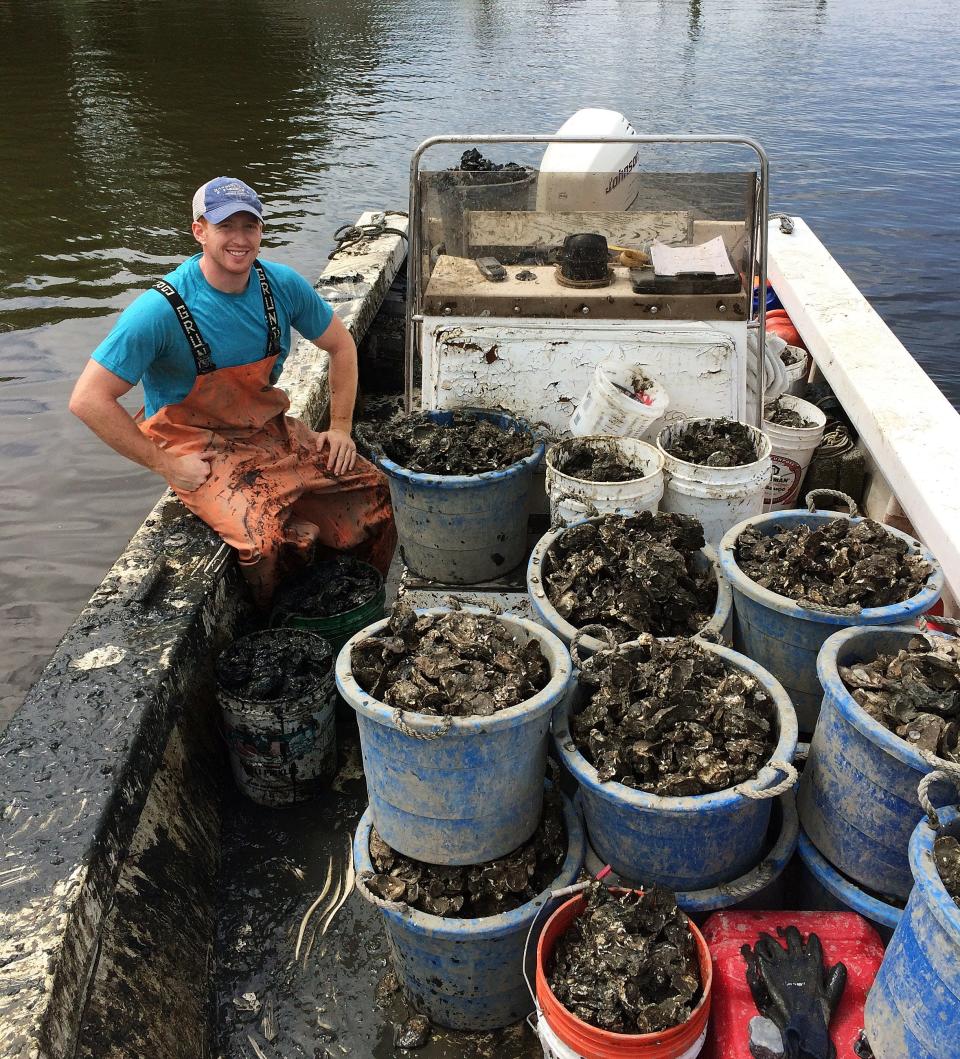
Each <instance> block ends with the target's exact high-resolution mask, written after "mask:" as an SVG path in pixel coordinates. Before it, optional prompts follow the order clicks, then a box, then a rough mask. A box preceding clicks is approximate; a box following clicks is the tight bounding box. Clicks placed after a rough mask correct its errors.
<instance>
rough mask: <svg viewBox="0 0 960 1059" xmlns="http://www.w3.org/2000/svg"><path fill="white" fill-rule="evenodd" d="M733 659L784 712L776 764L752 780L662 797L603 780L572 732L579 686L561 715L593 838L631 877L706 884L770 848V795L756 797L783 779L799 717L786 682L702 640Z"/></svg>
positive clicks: (675, 886) (675, 884) (566, 751)
mask: <svg viewBox="0 0 960 1059" xmlns="http://www.w3.org/2000/svg"><path fill="white" fill-rule="evenodd" d="M700 646H701V647H702V648H703V649H704V650H705V651H710V652H712V653H713V654H717V655H719V656H720V657H721V658H722V659H723V660H724V661H725V662H726V663H727V664H728V665H730V666H731V667H733V668H735V669H739V670H741V671H743V672H746V673H748V674H749V675H750V676H752V677H753V678H754V679H755V680H757V681H758V682H759V683H760V684H761V685H762V687H763V689H764V691H765V692H766V693H767V695H769V697H770V699H771V701H772V703H773V708H774V713H775V716H776V727H777V745H776V747H775V748H774V751H773V754H772V755H771V759H770V765H771V766H772V767H766V766H765V767H764V768H763V769H761V771H760V775H759V776H758V777H756V778H754V779H752V780H747V781H746V782H745V783H742V784H740V785H738V786H737V787H731V788H730V789H729V790H725V791H717V792H716V793H714V794H697V795H690V796H687V797H673V798H671V797H662V796H660V795H656V794H648V793H647V792H646V791H640V790H634V789H633V788H631V787H626V786H624V785H623V784H622V783H616V782H606V783H601V782H600V781H599V780H598V779H597V770H596V769H595V768H594V767H593V765H591V764H590V762H589V761H587V759H586V758H585V757H584V756H583V754H581V753H580V751H579V750H578V749H577V747H576V744H575V743H574V741H573V736H572V734H571V732H570V716H571V711H575V710H576V709H577V708H578V707H579V704H580V698H581V696H582V691H581V690H580V689H579V688H577V687H575V688H574V689H573V690H572V692H571V694H570V695H569V696H568V697H567V700H566V701H565V702H564V704H563V705H562V706H561V707H559V708H558V709H557V711H556V712H555V714H554V719H553V739H554V743H555V745H556V747H557V750H558V752H559V754H560V757H561V758H562V760H563V762H564V764H565V765H566V766H567V768H568V769H569V770H570V772H571V773H572V774H573V776H574V777H575V778H576V780H577V781H578V782H579V784H580V797H581V799H582V804H583V816H584V821H585V823H586V827H587V834H588V836H589V838H590V844H591V845H592V846H593V848H594V849H595V850H596V852H597V855H598V856H599V857H600V859H601V860H602V861H603V863H605V864H609V865H610V866H611V867H612V868H613V870H614V871H615V872H616V873H617V874H618V875H620V876H621V877H623V878H624V879H632V880H636V881H638V882H641V883H643V884H644V885H650V884H651V883H660V884H661V885H662V886H666V887H668V888H669V889H671V890H674V891H678V890H682V891H689V890H706V889H708V888H710V887H714V886H718V885H720V884H721V883H727V882H730V881H731V880H733V879H736V878H738V877H739V876H741V875H743V874H745V873H746V872H747V871H749V870H750V869H751V868H752V867H754V865H756V864H757V862H758V861H759V860H760V859H761V857H762V855H763V844H764V839H765V837H766V834H767V829H768V826H769V823H770V810H771V806H772V800H771V799H770V798H761V799H753V798H749V797H747V796H745V795H744V794H743V793H742V790H743V788H745V787H747V788H749V789H750V790H751V791H756V792H760V791H763V790H766V789H770V788H772V787H774V786H775V785H777V784H779V783H780V782H781V781H782V780H783V778H784V772H782V771H781V770H780V769H778V768H777V767H776V766H775V764H774V763H775V762H787V763H790V762H792V760H793V755H794V753H795V751H796V749H797V718H796V714H795V713H794V711H793V707H792V706H791V705H790V700H789V698H788V697H787V694H786V692H785V691H784V690H783V688H782V687H781V686H780V684H779V683H778V682H777V681H776V680H775V679H774V678H773V677H772V676H771V675H770V674H769V673H767V672H766V671H765V670H763V669H762V668H761V667H760V666H758V665H757V664H756V662H753V661H751V660H750V659H749V658H744V657H743V655H740V654H737V652H736V651H731V650H730V649H729V648H726V647H719V646H717V645H716V644H711V643H701V644H700Z"/></svg>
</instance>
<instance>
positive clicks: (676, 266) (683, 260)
mask: <svg viewBox="0 0 960 1059" xmlns="http://www.w3.org/2000/svg"><path fill="white" fill-rule="evenodd" d="M650 257H651V259H652V261H653V271H654V272H655V273H656V274H657V275H658V276H679V275H680V274H681V273H684V272H705V273H707V274H708V275H712V276H732V275H733V273H734V269H733V265H731V264H730V256H729V255H728V254H727V248H726V247H725V246H724V245H723V239H722V238H721V237H720V236H719V235H718V236H717V237H716V238H715V239H711V240H710V241H709V242H706V243H700V245H699V246H667V245H666V244H665V243H654V244H653V245H652V246H651V247H650Z"/></svg>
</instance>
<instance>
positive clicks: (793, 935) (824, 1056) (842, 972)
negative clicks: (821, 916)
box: [740, 926, 847, 1059]
mask: <svg viewBox="0 0 960 1059" xmlns="http://www.w3.org/2000/svg"><path fill="white" fill-rule="evenodd" d="M777 933H778V934H779V935H780V936H781V937H782V938H785V939H786V942H787V947H786V948H784V947H783V946H782V945H781V944H780V943H779V942H778V941H777V940H776V938H773V937H771V935H769V934H761V935H760V937H759V938H758V939H757V943H756V945H755V946H754V947H753V948H752V949H751V948H750V946H749V945H744V946H743V948H742V949H741V950H740V952H741V953H742V955H743V958H744V959H745V960H746V962H747V984H748V985H749V986H750V992H751V993H752V994H753V999H754V1001H755V1003H756V1005H757V1010H758V1011H759V1012H760V1014H761V1015H763V1016H765V1017H766V1018H768V1019H770V1020H771V1022H774V1023H776V1025H777V1026H778V1027H779V1028H780V1032H781V1034H782V1036H783V1045H784V1056H785V1057H786V1059H835V1056H836V1049H835V1048H834V1047H833V1044H832V1043H831V1041H830V1032H829V1026H830V1017H831V1015H833V1012H834V1010H835V1009H836V1006H837V1004H838V1003H839V1001H840V997H841V995H842V994H843V989H844V986H845V985H846V984H847V969H846V967H844V965H843V964H842V963H838V964H837V965H836V966H834V967H831V968H829V969H827V968H825V967H824V965H823V947H822V946H821V944H820V939H819V938H818V937H817V935H816V934H810V935H809V936H808V938H807V941H806V944H804V942H803V938H802V937H801V936H800V931H799V930H797V928H796V927H794V926H789V927H787V929H786V930H783V929H781V928H780V927H777Z"/></svg>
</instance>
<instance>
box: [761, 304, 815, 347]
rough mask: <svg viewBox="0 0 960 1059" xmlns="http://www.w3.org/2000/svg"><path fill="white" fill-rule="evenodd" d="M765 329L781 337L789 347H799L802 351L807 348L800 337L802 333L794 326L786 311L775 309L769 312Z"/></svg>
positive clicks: (765, 321)
mask: <svg viewBox="0 0 960 1059" xmlns="http://www.w3.org/2000/svg"><path fill="white" fill-rule="evenodd" d="M764 327H765V328H766V330H767V331H772V332H773V334H775V335H779V336H780V337H781V338H782V339H783V340H784V342H786V343H787V345H788V346H799V347H800V348H801V349H806V348H807V347H806V346H805V345H804V342H803V339H802V338H801V337H800V332H799V331H798V330H797V329H796V328H795V327H794V326H793V321H792V320H791V319H790V317H789V315H788V314H787V310H786V309H774V310H773V311H772V312H768V313H767V315H766V319H765V320H764Z"/></svg>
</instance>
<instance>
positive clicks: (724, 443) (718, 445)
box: [667, 419, 758, 467]
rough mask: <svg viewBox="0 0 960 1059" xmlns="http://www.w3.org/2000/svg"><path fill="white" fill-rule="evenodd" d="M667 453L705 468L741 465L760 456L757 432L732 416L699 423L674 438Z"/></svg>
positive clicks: (754, 460)
mask: <svg viewBox="0 0 960 1059" xmlns="http://www.w3.org/2000/svg"><path fill="white" fill-rule="evenodd" d="M667 452H669V453H670V455H671V456H675V457H676V458H677V459H678V460H685V461H686V462H687V463H696V464H699V465H700V466H702V467H741V466H743V465H744V464H747V463H755V462H756V461H757V459H758V457H757V445H756V442H755V441H754V435H753V434H752V433H751V432H750V430H748V429H747V427H745V426H744V425H743V423H737V422H736V421H735V420H732V419H711V420H709V421H707V422H706V423H697V424H696V426H695V427H691V428H690V429H688V430H686V431H684V433H682V434H681V435H680V437H678V438H676V439H674V440H673V441H671V442H670V445H669V447H668V448H667Z"/></svg>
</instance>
